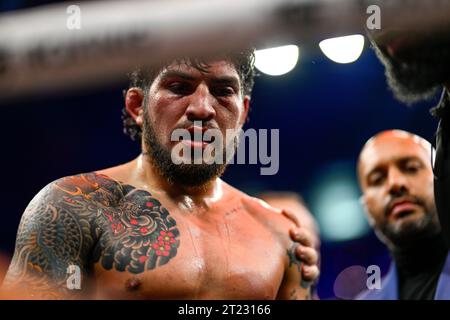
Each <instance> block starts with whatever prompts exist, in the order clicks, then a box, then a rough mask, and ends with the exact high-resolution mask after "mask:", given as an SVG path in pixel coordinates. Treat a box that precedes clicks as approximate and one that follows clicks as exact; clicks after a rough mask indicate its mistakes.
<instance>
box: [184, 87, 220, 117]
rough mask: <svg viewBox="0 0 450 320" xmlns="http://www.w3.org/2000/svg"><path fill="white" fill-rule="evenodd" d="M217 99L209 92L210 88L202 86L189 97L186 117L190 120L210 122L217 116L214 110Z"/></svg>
mask: <svg viewBox="0 0 450 320" xmlns="http://www.w3.org/2000/svg"><path fill="white" fill-rule="evenodd" d="M214 103H215V97H214V96H213V95H212V94H211V93H210V92H209V89H208V86H207V85H205V84H200V85H199V86H198V87H197V88H196V90H195V92H193V93H192V94H191V95H190V97H189V105H188V107H187V109H186V115H187V117H188V119H189V120H191V121H194V120H202V121H209V120H211V119H213V118H214V117H215V116H216V110H215V109H214Z"/></svg>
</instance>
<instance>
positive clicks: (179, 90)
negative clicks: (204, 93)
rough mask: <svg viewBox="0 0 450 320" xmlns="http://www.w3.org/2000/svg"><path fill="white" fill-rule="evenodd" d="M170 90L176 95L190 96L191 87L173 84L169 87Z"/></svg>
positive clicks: (186, 84)
mask: <svg viewBox="0 0 450 320" xmlns="http://www.w3.org/2000/svg"><path fill="white" fill-rule="evenodd" d="M168 89H169V90H170V91H172V92H173V93H176V94H189V93H190V92H191V85H190V84H188V83H184V82H172V83H171V84H169V85H168Z"/></svg>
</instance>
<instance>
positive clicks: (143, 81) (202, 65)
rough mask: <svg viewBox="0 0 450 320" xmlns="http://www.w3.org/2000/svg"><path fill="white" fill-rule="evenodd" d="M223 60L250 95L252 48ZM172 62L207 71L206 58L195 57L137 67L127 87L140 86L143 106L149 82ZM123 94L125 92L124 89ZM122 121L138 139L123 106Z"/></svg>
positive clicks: (251, 84) (133, 124)
mask: <svg viewBox="0 0 450 320" xmlns="http://www.w3.org/2000/svg"><path fill="white" fill-rule="evenodd" d="M220 57H223V58H224V60H226V61H230V62H231V63H232V64H233V65H234V67H235V68H236V71H237V72H238V75H239V77H240V80H241V83H242V88H241V90H242V94H244V95H249V96H250V95H251V93H252V89H253V85H254V77H255V68H254V63H255V52H254V50H253V49H248V50H243V51H238V52H230V53H226V54H222V55H220ZM173 62H177V63H179V64H185V65H188V66H191V67H194V68H196V69H198V70H200V71H201V72H208V68H209V65H208V62H207V60H201V59H197V58H180V59H175V60H172V61H165V62H164V63H162V64H160V65H159V66H157V67H153V68H137V69H135V70H134V71H133V72H131V73H129V74H128V77H129V88H132V87H137V88H141V89H142V90H143V91H144V95H145V98H144V103H143V104H144V108H145V106H146V105H147V97H148V89H149V88H150V86H151V84H152V83H153V81H154V80H155V78H156V77H157V76H158V74H159V73H160V72H161V71H162V70H163V69H164V68H165V67H167V66H168V65H170V64H172V63H173ZM123 93H124V96H125V94H126V90H124V92H123ZM122 122H123V132H124V133H125V134H126V135H128V136H129V137H130V138H131V140H133V141H134V140H138V141H139V140H140V139H141V135H142V130H141V127H139V126H138V125H137V124H136V122H135V121H134V119H133V118H132V117H131V116H130V115H129V114H128V112H127V110H126V109H125V107H124V108H123V109H122Z"/></svg>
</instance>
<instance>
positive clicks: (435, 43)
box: [372, 34, 450, 104]
mask: <svg viewBox="0 0 450 320" xmlns="http://www.w3.org/2000/svg"><path fill="white" fill-rule="evenodd" d="M449 37H450V35H448V34H446V37H440V36H439V37H436V38H432V39H431V38H430V39H424V40H422V41H421V44H420V45H417V46H414V47H410V48H407V49H405V51H404V52H403V53H402V61H397V60H395V59H393V58H391V57H390V56H389V55H388V54H387V53H385V52H383V51H382V50H381V49H380V48H379V47H378V46H377V45H376V44H374V48H375V52H376V54H377V56H378V58H379V59H380V60H381V62H382V63H383V65H384V66H385V68H386V72H385V74H386V78H387V82H388V84H389V87H390V88H391V90H392V91H393V93H394V95H395V97H396V98H397V99H399V100H400V101H402V102H405V103H407V104H412V103H415V102H419V101H421V100H427V99H430V98H432V97H433V96H434V95H435V94H436V93H437V92H438V91H440V90H441V89H442V86H443V85H444V84H445V83H447V82H448V81H450V39H449ZM372 42H373V41H372ZM406 50H407V51H406ZM403 57H404V59H403Z"/></svg>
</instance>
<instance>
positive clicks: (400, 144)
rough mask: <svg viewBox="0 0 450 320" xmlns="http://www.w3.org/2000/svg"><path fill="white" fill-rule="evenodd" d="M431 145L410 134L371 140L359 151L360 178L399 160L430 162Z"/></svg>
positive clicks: (383, 135) (392, 134)
mask: <svg viewBox="0 0 450 320" xmlns="http://www.w3.org/2000/svg"><path fill="white" fill-rule="evenodd" d="M430 157H431V145H430V144H429V143H428V142H426V141H425V140H424V139H422V138H420V137H418V136H415V135H411V134H395V133H388V134H382V135H380V136H376V137H375V138H373V139H371V140H370V141H369V142H368V143H367V144H366V145H365V146H364V148H363V150H362V151H361V154H360V157H359V163H358V169H359V170H358V173H359V175H360V177H363V176H365V175H366V174H368V173H369V172H370V171H371V170H373V169H374V168H376V167H377V166H379V165H383V164H387V163H390V162H395V161H398V160H400V159H406V158H418V159H420V160H422V161H423V162H424V163H425V164H427V163H429V162H430V161H431V160H430V159H431V158H430Z"/></svg>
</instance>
